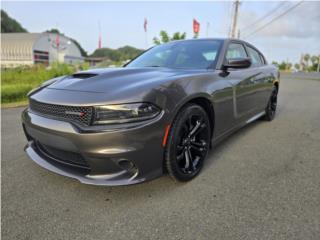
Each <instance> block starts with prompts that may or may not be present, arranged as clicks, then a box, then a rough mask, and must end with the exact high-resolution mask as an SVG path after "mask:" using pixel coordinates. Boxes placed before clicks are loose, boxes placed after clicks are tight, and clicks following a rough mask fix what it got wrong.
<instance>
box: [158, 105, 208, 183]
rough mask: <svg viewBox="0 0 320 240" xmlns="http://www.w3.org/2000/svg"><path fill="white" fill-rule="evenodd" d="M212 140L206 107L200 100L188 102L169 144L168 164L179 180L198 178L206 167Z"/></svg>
mask: <svg viewBox="0 0 320 240" xmlns="http://www.w3.org/2000/svg"><path fill="white" fill-rule="evenodd" d="M210 140H211V129H210V122H209V118H208V115H207V113H206V111H205V110H204V109H203V108H202V107H200V106H199V105H197V104H187V105H186V106H185V107H183V108H182V109H181V111H180V112H179V113H178V114H177V116H176V118H175V119H174V121H173V123H172V125H171V129H170V132H169V136H168V140H167V145H166V148H165V156H164V158H165V159H164V161H165V166H166V168H167V171H168V172H169V175H170V176H171V177H172V178H173V179H174V180H176V181H180V182H186V181H190V180H191V179H193V178H195V177H196V176H197V175H198V174H199V172H200V171H201V169H202V167H203V163H204V160H205V159H206V157H207V155H208V151H209V146H210Z"/></svg>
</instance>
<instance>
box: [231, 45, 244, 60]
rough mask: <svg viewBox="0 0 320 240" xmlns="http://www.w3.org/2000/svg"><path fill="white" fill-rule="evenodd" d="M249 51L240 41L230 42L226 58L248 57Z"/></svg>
mask: <svg viewBox="0 0 320 240" xmlns="http://www.w3.org/2000/svg"><path fill="white" fill-rule="evenodd" d="M246 57H248V56H247V53H246V50H245V49H244V46H243V45H242V44H240V43H230V44H229V46H228V50H227V54H226V59H227V60H229V59H232V58H246Z"/></svg>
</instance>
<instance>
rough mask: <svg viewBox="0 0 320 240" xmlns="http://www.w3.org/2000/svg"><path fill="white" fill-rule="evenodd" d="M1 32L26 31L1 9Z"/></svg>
mask: <svg viewBox="0 0 320 240" xmlns="http://www.w3.org/2000/svg"><path fill="white" fill-rule="evenodd" d="M1 32H2V33H21V32H28V31H27V30H26V29H25V28H23V27H22V26H21V24H20V23H18V22H17V21H16V20H15V19H13V18H11V17H9V15H8V14H7V13H6V12H5V11H3V10H1Z"/></svg>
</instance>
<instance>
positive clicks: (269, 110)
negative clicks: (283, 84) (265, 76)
mask: <svg viewBox="0 0 320 240" xmlns="http://www.w3.org/2000/svg"><path fill="white" fill-rule="evenodd" d="M277 102H278V88H277V87H276V86H273V89H272V92H271V96H270V98H269V102H268V105H267V107H266V110H265V111H266V115H265V119H266V120H267V121H272V120H273V119H274V117H275V115H276V110H277Z"/></svg>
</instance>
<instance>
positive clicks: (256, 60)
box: [248, 47, 263, 67]
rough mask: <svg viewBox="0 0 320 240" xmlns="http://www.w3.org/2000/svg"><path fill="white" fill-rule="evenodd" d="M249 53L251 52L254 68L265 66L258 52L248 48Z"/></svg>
mask: <svg viewBox="0 0 320 240" xmlns="http://www.w3.org/2000/svg"><path fill="white" fill-rule="evenodd" d="M248 52H249V56H250V58H251V61H252V66H254V67H258V66H261V65H263V62H262V60H261V58H260V54H259V53H258V52H257V51H256V50H254V49H253V48H251V47H248Z"/></svg>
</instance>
